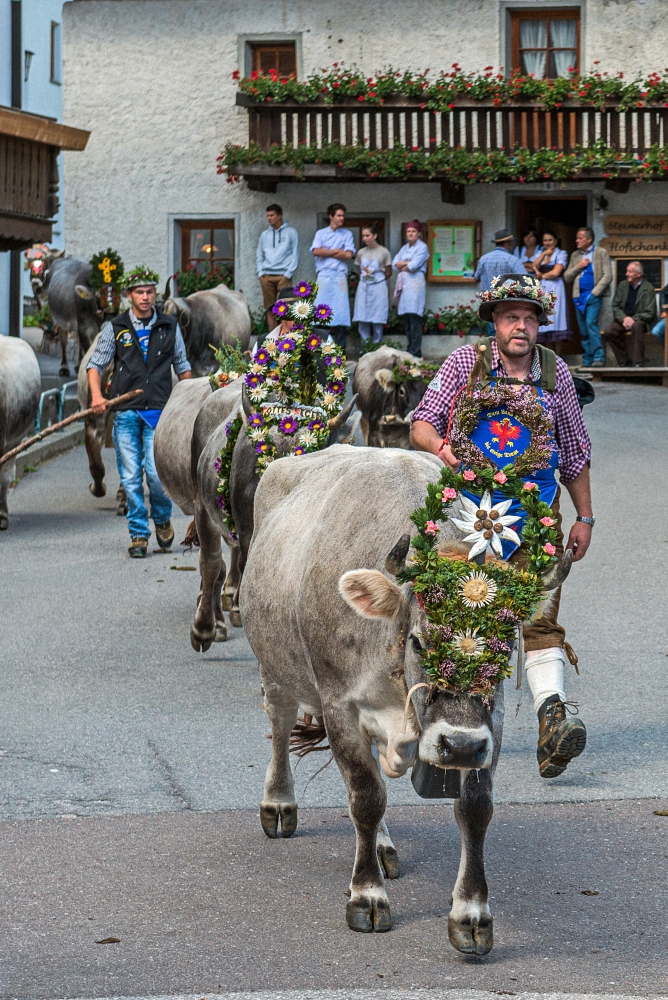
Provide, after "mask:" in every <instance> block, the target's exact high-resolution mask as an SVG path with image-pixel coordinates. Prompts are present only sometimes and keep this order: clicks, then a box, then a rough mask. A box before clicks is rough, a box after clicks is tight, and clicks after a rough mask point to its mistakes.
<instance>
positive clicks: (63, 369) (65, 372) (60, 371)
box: [58, 365, 70, 378]
mask: <svg viewBox="0 0 668 1000" xmlns="http://www.w3.org/2000/svg"><path fill="white" fill-rule="evenodd" d="M58 374H59V375H64V376H66V377H67V378H69V377H70V370H69V368H66V367H65V365H61V366H60V368H59V369H58Z"/></svg>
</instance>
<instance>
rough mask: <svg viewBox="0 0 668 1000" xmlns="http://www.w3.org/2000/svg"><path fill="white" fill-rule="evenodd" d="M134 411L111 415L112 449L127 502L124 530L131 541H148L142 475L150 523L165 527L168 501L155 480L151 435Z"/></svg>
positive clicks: (167, 515)
mask: <svg viewBox="0 0 668 1000" xmlns="http://www.w3.org/2000/svg"><path fill="white" fill-rule="evenodd" d="M154 434H155V431H154V430H153V428H152V427H149V426H148V424H146V423H145V422H144V421H143V420H142V418H141V417H140V416H139V414H138V413H137V411H136V410H120V411H119V412H117V413H115V414H114V447H115V448H116V458H117V460H118V464H119V472H120V475H121V485H122V486H123V488H124V490H125V495H126V496H127V499H128V513H127V518H128V528H129V529H130V537H131V538H149V536H150V534H151V532H150V529H149V526H148V511H147V510H146V504H145V503H144V474H146V481H147V483H148V492H149V497H150V499H151V517H152V518H153V523H154V524H165V523H166V522H167V521H169V519H170V517H171V516H172V501H171V500H170V499H169V497H168V496H167V494H166V493H165V491H164V489H163V486H162V483H161V482H160V480H159V479H158V473H157V471H156V468H155V460H154V458H153V435H154Z"/></svg>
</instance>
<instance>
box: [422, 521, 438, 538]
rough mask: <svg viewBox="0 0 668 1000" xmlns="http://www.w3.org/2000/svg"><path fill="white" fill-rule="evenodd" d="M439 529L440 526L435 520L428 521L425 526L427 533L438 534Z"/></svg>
mask: <svg viewBox="0 0 668 1000" xmlns="http://www.w3.org/2000/svg"><path fill="white" fill-rule="evenodd" d="M438 531H439V528H438V525H437V524H436V522H435V521H427V523H426V524H425V526H424V533H425V535H437V534H438Z"/></svg>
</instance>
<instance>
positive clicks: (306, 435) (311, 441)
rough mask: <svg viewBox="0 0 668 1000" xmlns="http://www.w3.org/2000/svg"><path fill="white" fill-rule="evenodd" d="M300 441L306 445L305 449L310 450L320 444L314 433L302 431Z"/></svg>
mask: <svg viewBox="0 0 668 1000" xmlns="http://www.w3.org/2000/svg"><path fill="white" fill-rule="evenodd" d="M299 441H300V443H301V444H303V445H304V447H305V448H310V447H311V446H312V445H315V444H317V443H318V439H317V437H316V436H315V434H314V433H313V431H302V433H301V434H300V435H299Z"/></svg>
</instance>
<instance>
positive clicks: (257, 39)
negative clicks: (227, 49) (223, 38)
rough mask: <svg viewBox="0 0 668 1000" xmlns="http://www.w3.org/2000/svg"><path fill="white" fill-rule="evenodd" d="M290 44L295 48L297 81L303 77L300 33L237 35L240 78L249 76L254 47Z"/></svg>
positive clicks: (280, 32) (279, 32) (275, 32)
mask: <svg viewBox="0 0 668 1000" xmlns="http://www.w3.org/2000/svg"><path fill="white" fill-rule="evenodd" d="M287 43H291V44H292V45H294V47H295V66H296V72H297V79H298V80H301V79H302V77H303V75H304V65H303V58H302V33H301V32H300V31H294V32H288V31H272V32H259V31H258V32H253V33H252V34H250V33H249V34H239V35H237V66H238V69H239V72H240V73H241V75H242V76H250V74H251V72H252V69H253V53H252V46H254V45H285V44H287Z"/></svg>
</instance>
